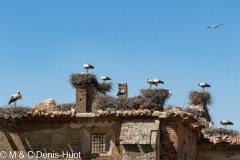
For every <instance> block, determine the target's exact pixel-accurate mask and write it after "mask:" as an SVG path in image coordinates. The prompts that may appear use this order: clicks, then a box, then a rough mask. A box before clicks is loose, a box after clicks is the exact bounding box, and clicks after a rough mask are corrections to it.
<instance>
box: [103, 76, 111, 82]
mask: <svg viewBox="0 0 240 160" xmlns="http://www.w3.org/2000/svg"><path fill="white" fill-rule="evenodd" d="M101 80H103V81H108V80H111V78H109V77H107V76H101Z"/></svg>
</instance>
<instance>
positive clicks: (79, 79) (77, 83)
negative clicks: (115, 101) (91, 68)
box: [69, 74, 112, 93]
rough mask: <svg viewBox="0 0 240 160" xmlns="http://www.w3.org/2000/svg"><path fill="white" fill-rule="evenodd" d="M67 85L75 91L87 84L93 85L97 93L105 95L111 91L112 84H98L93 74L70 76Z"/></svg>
mask: <svg viewBox="0 0 240 160" xmlns="http://www.w3.org/2000/svg"><path fill="white" fill-rule="evenodd" d="M69 83H70V84H71V85H72V87H73V88H75V89H77V88H80V87H82V86H86V85H87V84H93V86H94V87H95V89H96V90H97V91H98V92H102V93H106V92H109V91H111V90H112V83H106V82H103V83H98V81H97V78H96V75H94V74H71V76H70V79H69Z"/></svg>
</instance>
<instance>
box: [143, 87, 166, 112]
mask: <svg viewBox="0 0 240 160" xmlns="http://www.w3.org/2000/svg"><path fill="white" fill-rule="evenodd" d="M170 96H171V93H170V92H169V90H168V89H142V90H141V97H142V99H143V100H144V101H143V105H142V108H148V109H150V108H151V109H154V110H158V111H163V110H164V104H165V102H166V101H167V100H168V99H169V97H170Z"/></svg>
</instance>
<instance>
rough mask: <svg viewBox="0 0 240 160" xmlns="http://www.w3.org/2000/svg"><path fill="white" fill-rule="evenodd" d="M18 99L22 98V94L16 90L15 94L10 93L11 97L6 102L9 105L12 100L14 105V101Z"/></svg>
mask: <svg viewBox="0 0 240 160" xmlns="http://www.w3.org/2000/svg"><path fill="white" fill-rule="evenodd" d="M19 99H22V95H21V93H20V92H19V91H18V92H17V94H14V95H12V97H11V99H10V101H9V102H8V104H9V105H10V104H11V103H12V102H14V105H15V106H16V102H17V100H19Z"/></svg>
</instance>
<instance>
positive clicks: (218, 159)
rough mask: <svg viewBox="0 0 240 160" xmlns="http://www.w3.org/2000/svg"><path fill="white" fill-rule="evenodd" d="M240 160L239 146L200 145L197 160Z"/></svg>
mask: <svg viewBox="0 0 240 160" xmlns="http://www.w3.org/2000/svg"><path fill="white" fill-rule="evenodd" d="M203 159H204V160H239V159H240V145H239V144H198V145H197V160H203Z"/></svg>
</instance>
